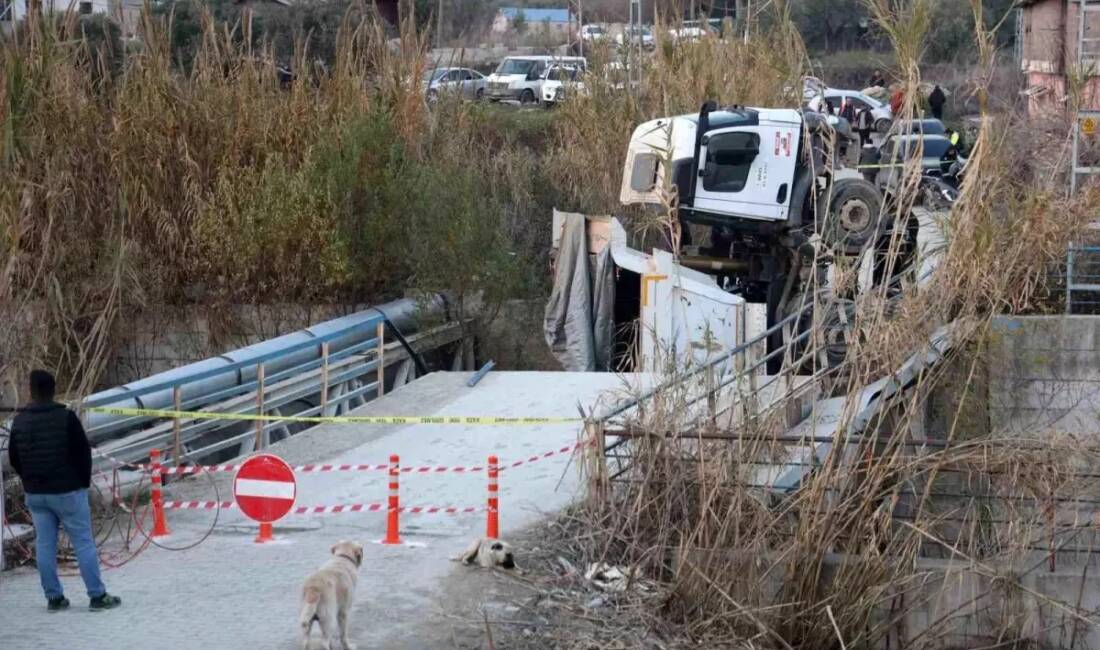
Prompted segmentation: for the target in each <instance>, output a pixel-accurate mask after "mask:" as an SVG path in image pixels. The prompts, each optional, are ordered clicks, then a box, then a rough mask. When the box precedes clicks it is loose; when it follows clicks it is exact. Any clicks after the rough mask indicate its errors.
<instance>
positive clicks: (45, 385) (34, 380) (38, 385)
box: [30, 370, 57, 401]
mask: <svg viewBox="0 0 1100 650" xmlns="http://www.w3.org/2000/svg"><path fill="white" fill-rule="evenodd" d="M30 383H31V399H34V400H38V401H44V400H51V399H53V396H54V391H55V390H57V383H56V382H55V381H54V378H53V375H51V374H50V373H49V371H46V370H32V371H31V382H30Z"/></svg>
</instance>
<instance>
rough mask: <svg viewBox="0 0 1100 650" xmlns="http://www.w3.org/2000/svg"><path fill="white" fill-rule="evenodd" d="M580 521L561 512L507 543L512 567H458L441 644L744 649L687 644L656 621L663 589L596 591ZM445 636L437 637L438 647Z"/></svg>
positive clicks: (586, 649) (638, 583)
mask: <svg viewBox="0 0 1100 650" xmlns="http://www.w3.org/2000/svg"><path fill="white" fill-rule="evenodd" d="M578 533H580V534H583V532H582V530H581V528H580V525H579V523H578V522H577V521H576V520H574V519H572V518H571V517H570V516H569V515H568V514H566V515H562V516H560V517H557V518H555V519H550V520H547V521H544V522H540V523H538V524H535V525H533V526H531V527H529V528H527V529H526V530H524V531H523V532H522V533H521V534H520V535H519V536H518V537H516V538H513V539H510V540H507V541H508V542H509V543H511V544H512V545H513V546H514V547H515V549H516V552H517V559H516V562H517V569H516V570H513V571H508V570H505V569H492V570H487V569H476V568H472V567H465V566H457V565H456V571H455V572H453V573H452V574H451V576H450V578H449V580H448V581H447V584H446V585H445V586H444V589H443V591H444V593H445V594H447V596H446V602H447V605H446V606H445V607H444V608H443V611H442V612H441V613H440V614H439V616H438V620H439V621H440V622H442V623H444V624H445V625H446V627H447V628H448V629H447V630H446V632H445V634H443V635H440V636H442V637H445V639H446V641H449V645H448V644H441V645H440V646H439V647H452V648H459V649H462V650H472V649H475V648H476V649H478V650H483V649H484V650H491V649H494V648H508V649H509V650H511V649H515V648H518V649H520V650H534V649H536V648H539V649H541V648H560V649H563V650H618V649H622V650H626V649H628V648H629V649H643V650H679V649H681V648H683V649H687V648H700V647H706V648H730V649H739V650H741V649H748V648H754V647H760V646H754V645H752V644H751V643H746V642H742V641H735V640H730V641H723V642H718V643H715V642H713V641H712V640H707V641H706V642H702V641H701V640H699V639H692V638H689V637H688V636H687V635H686V634H685V632H684V630H683V629H681V628H680V627H678V626H676V625H673V624H671V623H670V622H668V620H667V619H666V618H665V617H663V616H662V614H663V611H664V609H665V607H666V604H667V602H668V600H669V593H670V592H669V589H668V588H667V587H666V586H662V585H658V584H656V583H654V582H652V581H649V580H644V579H636V580H634V581H633V583H632V584H631V585H630V587H629V588H628V589H627V590H626V591H625V592H621V593H618V592H615V591H612V590H607V589H606V588H605V589H601V588H600V587H598V586H597V584H596V583H595V582H594V581H591V580H588V579H586V578H585V573H586V570H587V569H588V568H589V566H590V565H589V563H588V562H587V561H586V558H585V556H586V553H585V551H584V547H583V544H582V543H581V538H580V537H579V536H578ZM445 639H444V638H440V639H438V640H439V641H444V640H445Z"/></svg>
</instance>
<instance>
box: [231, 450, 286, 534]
mask: <svg viewBox="0 0 1100 650" xmlns="http://www.w3.org/2000/svg"><path fill="white" fill-rule="evenodd" d="M297 494H298V486H297V483H296V482H295V481H294V470H292V469H291V468H290V465H287V464H286V461H284V460H283V459H282V458H279V457H278V456H274V455H272V454H257V455H256V456H253V457H252V458H249V459H248V460H246V461H244V463H243V464H242V465H241V468H240V469H239V470H237V477H236V479H234V481H233V498H234V499H236V500H237V506H238V507H240V509H241V512H243V513H244V514H245V516H246V517H248V518H249V519H251V520H253V521H258V522H260V523H262V524H270V523H272V522H276V521H278V520H279V519H281V518H282V517H283V515H285V514H286V513H288V512H290V509H291V508H293V507H294V498H295V497H296V496H297Z"/></svg>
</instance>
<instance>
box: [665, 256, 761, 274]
mask: <svg viewBox="0 0 1100 650" xmlns="http://www.w3.org/2000/svg"><path fill="white" fill-rule="evenodd" d="M679 262H680V266H686V267H687V268H689V269H695V270H696V271H724V272H735V273H745V272H748V270H749V262H748V260H731V259H729V258H725V257H707V256H705V255H693V256H691V257H681V258H680V260H679Z"/></svg>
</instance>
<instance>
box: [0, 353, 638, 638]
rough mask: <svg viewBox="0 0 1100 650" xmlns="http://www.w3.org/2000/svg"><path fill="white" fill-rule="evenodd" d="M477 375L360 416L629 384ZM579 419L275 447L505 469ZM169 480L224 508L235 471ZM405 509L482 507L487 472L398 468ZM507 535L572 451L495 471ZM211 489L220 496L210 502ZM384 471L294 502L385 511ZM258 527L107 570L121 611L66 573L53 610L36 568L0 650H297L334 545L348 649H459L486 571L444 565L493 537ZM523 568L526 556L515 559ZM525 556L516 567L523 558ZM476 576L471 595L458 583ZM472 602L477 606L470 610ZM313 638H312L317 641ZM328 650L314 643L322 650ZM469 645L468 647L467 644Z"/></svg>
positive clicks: (359, 458) (569, 484)
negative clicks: (343, 583) (353, 548)
mask: <svg viewBox="0 0 1100 650" xmlns="http://www.w3.org/2000/svg"><path fill="white" fill-rule="evenodd" d="M468 377H469V373H434V374H431V375H428V376H426V377H423V378H421V379H419V380H417V381H415V382H412V383H410V384H408V385H406V386H404V387H402V388H400V389H398V390H397V391H395V392H394V393H392V394H390V395H387V396H385V397H383V398H382V399H380V400H377V401H373V402H371V403H369V404H368V405H366V406H364V407H363V408H361V409H359V410H358V411H356V412H355V414H363V415H461V416H471V415H480V416H508V417H518V416H549V417H575V416H577V415H578V406H583V407H585V408H586V409H587V408H589V407H592V406H595V405H596V404H597V402H599V403H602V404H606V403H608V402H610V401H613V400H614V399H615V396H616V395H620V396H621V395H622V394H623V392H624V389H625V383H624V382H625V381H635V382H637V381H642V380H641V379H639V378H636V377H635V378H631V379H629V380H625V379H624V378H623V377H621V376H615V375H611V374H596V373H565V372H496V373H490V374H489V375H488V376H487V377H486V378H485V379H484V380H482V382H481V383H480V384H478V385H477V386H476V387H474V388H467V387H466V386H465V381H466V379H467V378H468ZM580 429H581V427H580V426H579V423H560V424H548V425H536V426H500V425H476V426H466V425H450V426H440V425H409V426H379V425H341V424H326V425H323V426H319V427H316V428H314V429H311V430H309V431H307V432H304V433H302V434H299V435H298V436H295V437H293V438H291V439H289V440H286V441H283V442H281V443H278V444H276V445H274V446H273V447H272V448H271V449H270V451H271V452H273V453H277V454H279V455H280V456H282V457H283V458H285V459H286V460H287V461H288V462H290V463H291V464H304V463H317V462H327V463H337V464H338V463H371V464H374V463H384V462H386V459H387V458H388V457H389V455H390V454H393V453H396V454H399V455H400V456H401V459H402V464H403V465H406V466H413V465H417V466H419V465H425V466H427V465H448V466H453V465H467V466H469V465H483V464H484V462H485V459H486V457H487V456H488V455H489V454H496V455H498V456H499V457H500V459H501V463H502V465H506V464H508V463H509V462H510V461H513V460H516V459H520V458H526V457H529V456H532V455H534V454H538V453H541V452H545V451H549V450H553V449H558V448H561V447H562V446H565V445H569V444H571V443H574V442H576V441H577V439H578V435H579V433H580ZM216 476H217V480H216V482H212V481H211V480H210V479H209V478H206V477H197V478H195V479H191V480H187V481H181V482H178V483H175V484H170V485H169V486H168V487H167V489H166V498H167V499H203V500H215V499H219V498H220V499H221V500H230V499H231V491H232V488H231V481H232V475H231V474H219V475H216ZM401 479H402V480H401V495H402V504H403V505H439V506H450V505H454V506H479V507H480V506H483V505H484V503H485V499H486V477H485V474H484V473H478V474H469V473H464V474H460V473H442V474H429V475H423V474H417V473H410V474H402V475H401ZM500 484H501V492H500V499H501V515H500V517H501V531H502V537H504V538H507V537H508V535H509V533H513V534H514V533H515V532H516V531H518V530H519V529H521V528H523V527H525V526H527V525H529V524H531V523H533V522H535V521H537V520H539V519H540V518H542V517H543V516H545V515H546V514H548V513H551V512H554V511H557V510H559V509H560V508H562V507H563V506H565V505H566V504H568V503H569V502H570V501H571V500H572V499H573V498H574V497H575V496H576V494H577V491H578V488H579V485H580V480H579V476H578V472H577V464H576V462H575V457H574V460H573V462H571V461H570V457H569V456H568V455H566V454H559V455H555V456H553V457H550V458H546V459H544V460H540V461H538V462H535V463H531V464H529V465H524V466H522V467H517V468H514V469H509V470H505V471H503V472H501V479H500ZM215 485H216V486H217V493H215ZM385 496H386V473H385V472H379V471H375V472H327V473H309V474H299V475H298V498H297V505H338V504H351V503H384V502H385ZM213 517H214V511H206V510H170V511H169V512H168V524H169V527H170V529H171V532H172V534H171V535H170V536H169V537H168V538H167V539H166V540H164V541H163V543H164V544H166V545H176V546H186V545H189V544H191V543H193V542H194V541H196V540H197V539H199V538H200V537H201V536H202V535H203V534H204V532H205V531H206V530H208V529H209V527H210V524H211V522H212V520H213ZM256 530H257V527H256V524H253V523H251V522H249V521H248V520H246V519H244V518H243V517H242V515H241V514H240V513H239V512H238V511H236V510H222V511H220V512H219V521H218V524H217V526H216V527H215V528H214V530H213V533H212V534H211V535H210V536H209V538H207V539H206V540H205V541H204V542H203V543H201V544H199V545H198V546H196V547H195V548H192V549H190V550H186V551H167V550H162V549H159V548H154V547H150V548H149V549H147V550H146V551H145V552H144V553H142V554H141V555H140V556H138V557H137V558H135V559H134V560H133V561H132V562H130V563H129V564H126V565H124V566H122V567H121V568H118V569H114V570H109V571H107V572H106V573H105V576H104V577H105V580H106V582H107V585H108V589H110V591H111V592H112V593H116V594H118V595H119V596H121V597H122V600H123V606H122V608H121V609H119V610H115V611H110V612H99V613H91V612H88V611H87V609H86V604H87V599H86V596H85V594H84V593H83V586H82V584H81V583H80V579H79V577H77V576H75V575H71V576H70V577H67V578H65V579H64V583H65V587H66V590H67V593H66V595H67V596H68V597H69V598H70V600H72V602H73V608H72V609H71V610H70V611H67V612H63V613H54V614H48V613H47V612H46V608H45V600H44V598H43V596H42V593H41V591H40V588H39V585H38V576H37V573H36V572H35V571H34V569H33V568H29V567H25V568H21V569H17V570H14V571H8V572H6V573H4V574H3V575H2V577H0V637H2V639H3V643H2V644H0V645H2V646H3V647H4V648H12V649H22V648H36V649H40V650H46V649H53V648H56V649H57V650H76V649H80V650H96V649H99V648H103V649H105V650H106V649H110V650H128V649H130V648H133V649H134V650H138V649H140V650H147V648H149V647H162V648H181V649H182V648H196V649H203V650H220V649H222V648H226V649H228V648H265V649H266V648H288V649H289V648H295V647H297V646H296V638H297V620H296V617H297V611H298V596H299V589H300V585H301V582H302V580H303V579H304V577H305V576H306V575H307V574H309V573H310V572H311V571H313V570H314V569H315V568H316V567H317V566H319V565H320V564H321V563H323V562H324V561H325V560H327V559H328V557H329V553H330V551H329V549H330V547H331V545H332V544H333V543H335V542H336V541H338V540H341V539H353V540H359V541H361V542H362V543H363V544H364V545H365V557H364V562H363V566H362V569H361V572H360V578H359V587H358V591H357V599H356V604H355V609H354V613H353V615H352V629H353V634H352V640H353V641H354V642H355V643H356V644H357V645H358V647H359V648H360V649H363V648H431V647H454V645H453V641H452V636H451V629H450V626H449V624H448V621H449V620H450V616H449V613H453V612H463V611H467V612H468V611H470V610H473V611H476V608H477V605H478V603H477V601H476V596H477V593H476V592H477V589H476V588H475V587H473V585H476V584H477V581H478V580H484V578H483V577H480V576H470V575H469V572H470V571H476V569H470V568H468V567H463V566H461V565H459V564H457V563H454V562H451V561H450V560H449V558H450V557H452V556H454V555H457V554H458V553H459V552H461V550H462V549H463V548H464V547H465V546H466V544H467V543H468V542H469V541H470V540H472V539H473V538H475V537H478V536H479V535H482V534H483V533H484V530H485V515H484V513H483V512H479V513H477V514H474V515H445V514H437V515H412V514H406V515H403V516H402V535H403V536H404V538H405V539H406V540H408V541H411V542H417V543H419V544H422V545H423V546H419V547H413V546H401V547H392V546H382V545H378V544H376V543H373V542H376V541H377V540H380V539H382V537H383V536H384V532H385V513H384V512H370V513H368V512H364V513H340V514H325V515H301V516H289V517H287V518H285V519H284V520H283V521H282V522H280V523H278V524H276V526H275V536H276V541H275V542H273V543H269V544H263V545H259V544H255V543H253V538H254V537H255V534H256ZM521 558H522V556H521ZM520 561H521V562H522V559H521V560H520ZM466 580H470V585H471V591H472V593H464V591H463V589H462V585H463V584H464V581H466ZM466 600H468V601H469V602H465V601H466ZM314 634H315V636H316V634H317V632H316V630H315V632H314ZM315 645H316V647H320V646H319V644H315ZM459 645H460V646H461V644H459Z"/></svg>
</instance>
